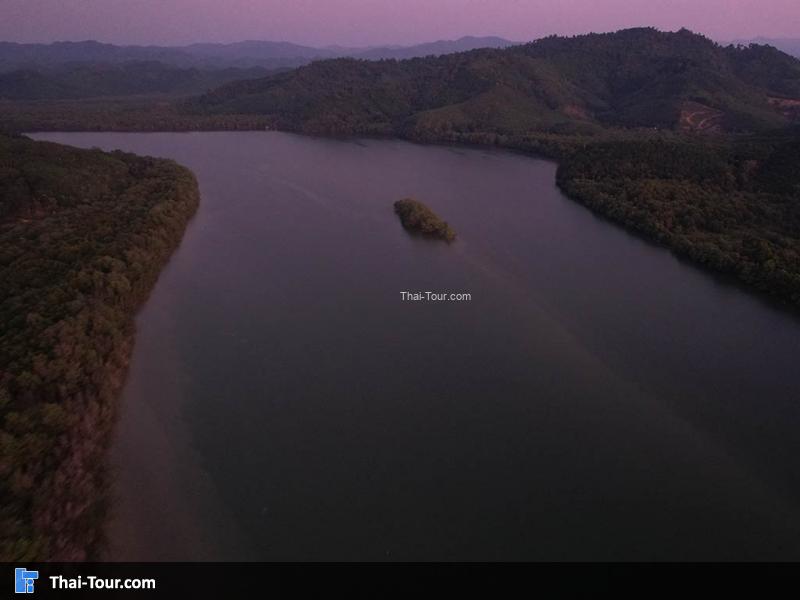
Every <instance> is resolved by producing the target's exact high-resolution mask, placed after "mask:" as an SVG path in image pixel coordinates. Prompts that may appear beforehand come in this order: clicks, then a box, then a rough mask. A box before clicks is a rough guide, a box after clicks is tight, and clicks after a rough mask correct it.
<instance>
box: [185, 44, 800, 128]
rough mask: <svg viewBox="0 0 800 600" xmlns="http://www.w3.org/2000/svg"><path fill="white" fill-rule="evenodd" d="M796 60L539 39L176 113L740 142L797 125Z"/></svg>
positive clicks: (345, 67)
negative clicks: (731, 135) (729, 135)
mask: <svg viewBox="0 0 800 600" xmlns="http://www.w3.org/2000/svg"><path fill="white" fill-rule="evenodd" d="M798 100H800V61H798V60H797V59H795V58H792V57H790V56H788V55H786V54H783V53H781V52H779V51H777V50H775V49H772V48H767V47H760V46H752V47H733V46H731V47H722V46H719V45H717V44H715V43H714V42H712V41H710V40H708V39H707V38H704V37H702V36H699V35H696V34H693V33H691V32H689V31H686V30H682V31H679V32H676V33H669V32H659V31H657V30H655V29H630V30H624V31H620V32H616V33H610V34H591V35H584V36H578V37H573V38H561V37H549V38H544V39H541V40H537V41H535V42H532V43H530V44H525V45H520V46H512V47H510V48H505V49H483V50H475V51H472V52H465V53H459V54H452V55H446V56H439V57H427V58H417V59H412V60H407V61H399V62H398V61H392V60H386V61H378V62H365V61H359V60H355V59H339V60H329V61H321V62H316V63H313V64H311V65H309V66H306V67H301V68H300V69H297V70H295V71H292V72H289V73H284V74H280V75H275V76H271V77H266V78H263V79H257V80H252V81H241V82H235V83H232V84H230V85H227V86H223V87H221V88H220V89H217V90H214V91H213V92H210V93H208V94H206V95H204V96H202V97H200V98H198V99H196V100H194V101H191V102H189V103H187V104H186V107H185V108H186V110H188V111H190V112H196V113H205V114H236V113H256V114H261V115H267V116H270V117H272V118H273V119H274V122H275V125H276V126H277V127H281V128H284V129H293V130H298V131H305V132H313V133H336V134H349V133H382V134H388V133H394V134H397V133H402V134H404V135H410V136H412V137H422V138H426V137H440V136H447V135H453V134H461V133H475V132H483V133H494V134H501V135H518V134H522V133H525V132H530V131H540V132H548V133H555V134H564V133H576V132H577V133H592V132H593V131H596V130H597V129H599V128H606V127H626V128H667V129H678V130H686V131H700V132H745V131H753V130H761V129H768V128H773V127H780V126H783V125H785V124H786V123H788V122H791V121H792V120H793V119H796V118H797V117H798V104H795V102H796V101H798Z"/></svg>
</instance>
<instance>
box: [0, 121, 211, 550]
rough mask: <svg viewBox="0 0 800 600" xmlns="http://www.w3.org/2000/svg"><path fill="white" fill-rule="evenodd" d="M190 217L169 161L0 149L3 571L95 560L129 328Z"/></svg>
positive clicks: (189, 179)
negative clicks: (7, 565) (9, 565)
mask: <svg viewBox="0 0 800 600" xmlns="http://www.w3.org/2000/svg"><path fill="white" fill-rule="evenodd" d="M197 203H198V190H197V184H196V182H195V180H194V177H193V175H192V174H191V173H190V172H189V171H188V170H186V169H185V168H183V167H180V166H179V165H177V164H175V163H173V162H171V161H166V160H161V159H153V158H143V157H138V156H134V155H131V154H124V153H121V152H114V153H105V152H101V151H100V150H78V149H74V148H69V147H66V146H61V145H57V144H51V143H45V142H33V141H31V140H29V139H27V138H23V137H6V136H0V322H2V329H0V457H1V458H0V560H4V561H23V560H29V561H30V560H83V559H86V558H97V551H98V548H99V546H100V543H101V541H102V529H101V525H102V522H103V511H104V508H105V498H106V478H105V466H104V465H105V449H106V445H107V442H108V435H109V432H110V428H111V425H112V423H113V420H114V415H115V399H116V395H117V393H118V391H119V388H120V386H121V383H122V380H123V377H124V375H125V372H126V365H127V360H128V354H129V350H130V347H131V343H132V335H133V317H134V314H135V311H136V310H137V308H138V307H139V305H140V304H141V303H142V302H143V301H144V299H145V298H146V296H147V295H148V293H149V291H150V289H151V288H152V286H153V285H154V283H155V281H156V278H157V277H158V274H159V272H160V270H161V268H162V266H163V265H164V264H165V262H166V261H167V259H168V258H169V256H170V254H171V252H172V251H173V249H174V248H175V247H176V246H177V244H178V242H179V240H180V238H181V236H182V233H183V230H184V228H185V226H186V224H187V222H188V220H189V218H190V217H191V216H192V214H193V213H194V211H195V209H196V207H197Z"/></svg>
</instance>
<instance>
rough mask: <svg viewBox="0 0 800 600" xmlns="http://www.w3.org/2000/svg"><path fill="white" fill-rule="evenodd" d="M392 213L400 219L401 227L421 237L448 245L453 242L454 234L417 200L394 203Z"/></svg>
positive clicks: (409, 199)
mask: <svg viewBox="0 0 800 600" xmlns="http://www.w3.org/2000/svg"><path fill="white" fill-rule="evenodd" d="M394 212H396V213H397V215H398V216H399V217H400V222H401V223H402V224H403V227H405V228H406V229H408V230H409V231H415V232H418V233H421V234H423V235H427V236H430V237H435V238H437V239H440V240H444V241H445V242H447V243H448V244H449V243H450V242H453V241H455V239H456V234H455V232H454V231H453V230H452V229H451V228H450V226H449V225H448V224H447V221H443V220H442V219H441V218H439V216H438V215H437V214H436V213H435V212H433V211H432V210H431V209H430V208H428V207H427V206H425V205H424V204H423V203H422V202H420V201H419V200H415V199H413V198H405V199H403V200H398V201H397V202H395V203H394Z"/></svg>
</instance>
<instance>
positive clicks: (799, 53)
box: [733, 37, 800, 58]
mask: <svg viewBox="0 0 800 600" xmlns="http://www.w3.org/2000/svg"><path fill="white" fill-rule="evenodd" d="M733 43H734V44H742V45H749V44H761V45H767V46H773V47H774V48H777V49H778V50H780V51H781V52H786V54H791V55H792V56H794V57H796V58H800V38H797V39H792V38H765V37H758V38H753V39H751V40H736V41H734V42H733Z"/></svg>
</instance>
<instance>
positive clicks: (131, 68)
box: [0, 61, 268, 100]
mask: <svg viewBox="0 0 800 600" xmlns="http://www.w3.org/2000/svg"><path fill="white" fill-rule="evenodd" d="M267 73H268V71H267V70H266V69H259V68H251V69H236V68H228V69H197V68H189V69H182V68H179V67H172V66H168V65H165V64H162V63H159V62H156V61H148V62H126V63H121V64H77V65H67V66H60V67H57V68H56V67H51V68H47V69H43V68H41V67H40V68H36V69H32V68H26V69H17V70H14V71H11V72H8V73H0V99H6V100H48V99H49V100H67V99H74V98H93V97H100V96H131V95H140V94H173V95H178V94H183V95H186V94H200V93H203V92H205V91H206V90H208V89H212V88H214V87H217V86H220V85H224V84H225V83H228V82H231V81H236V80H239V79H247V78H253V77H263V76H264V75H266V74H267Z"/></svg>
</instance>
